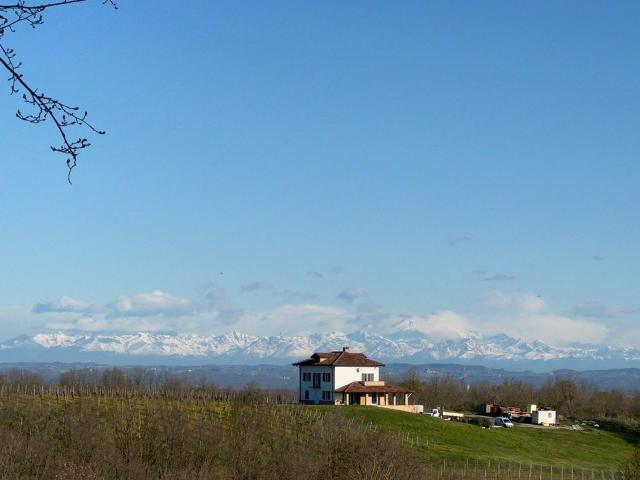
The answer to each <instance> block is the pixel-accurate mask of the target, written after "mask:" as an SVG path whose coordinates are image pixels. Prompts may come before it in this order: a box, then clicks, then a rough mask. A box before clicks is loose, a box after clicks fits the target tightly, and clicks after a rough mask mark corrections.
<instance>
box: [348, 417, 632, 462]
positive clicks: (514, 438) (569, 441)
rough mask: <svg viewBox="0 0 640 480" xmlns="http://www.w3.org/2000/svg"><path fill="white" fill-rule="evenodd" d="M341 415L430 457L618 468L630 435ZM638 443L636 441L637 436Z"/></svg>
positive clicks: (629, 446) (625, 457)
mask: <svg viewBox="0 0 640 480" xmlns="http://www.w3.org/2000/svg"><path fill="white" fill-rule="evenodd" d="M343 411H344V414H345V415H347V416H349V417H353V418H357V419H360V420H361V421H363V422H366V423H371V424H372V425H374V426H377V427H378V428H379V429H380V430H382V431H387V432H395V433H398V434H401V435H407V434H408V436H409V438H412V439H415V440H417V442H416V448H418V449H420V450H421V451H422V453H423V454H424V455H426V456H427V457H429V458H430V459H433V460H442V459H451V460H457V461H465V460H467V459H469V460H479V461H481V462H488V461H492V462H513V463H522V464H527V465H528V464H530V463H534V464H544V465H554V466H558V467H562V466H564V467H568V468H570V467H571V466H573V467H574V468H576V467H577V468H585V469H592V468H593V469H598V470H616V469H617V468H619V467H620V465H621V464H622V463H624V462H626V461H628V459H629V458H630V457H631V455H632V453H633V450H634V445H633V444H632V441H629V440H630V439H629V438H628V437H626V438H625V437H623V436H620V435H618V434H616V433H612V432H606V431H600V430H584V431H571V430H565V429H553V428H532V427H524V426H518V425H517V426H516V427H514V428H512V429H503V428H500V429H498V428H492V429H482V428H480V427H477V426H474V425H467V424H462V423H456V422H447V421H443V420H439V419H434V418H431V417H428V416H425V415H415V414H410V413H404V412H396V411H392V410H385V409H381V408H376V407H345V408H343ZM638 440H639V441H640V439H638Z"/></svg>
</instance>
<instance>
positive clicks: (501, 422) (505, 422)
mask: <svg viewBox="0 0 640 480" xmlns="http://www.w3.org/2000/svg"><path fill="white" fill-rule="evenodd" d="M495 426H496V427H504V428H513V423H511V420H509V419H508V418H505V417H496V421H495Z"/></svg>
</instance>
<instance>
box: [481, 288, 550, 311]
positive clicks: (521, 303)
mask: <svg viewBox="0 0 640 480" xmlns="http://www.w3.org/2000/svg"><path fill="white" fill-rule="evenodd" d="M480 305H481V306H482V307H485V308H488V309H491V310H502V311H516V312H521V311H525V312H529V313H535V312H540V311H542V310H544V309H545V308H546V306H547V304H546V302H545V300H544V299H543V298H542V297H541V296H540V295H535V294H533V293H505V292H501V291H498V290H496V291H493V292H489V293H487V294H485V295H484V296H483V297H482V298H481V299H480Z"/></svg>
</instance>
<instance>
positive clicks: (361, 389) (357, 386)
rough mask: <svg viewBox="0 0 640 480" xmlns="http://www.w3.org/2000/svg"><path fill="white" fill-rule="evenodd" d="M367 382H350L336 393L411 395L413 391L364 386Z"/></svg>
mask: <svg viewBox="0 0 640 480" xmlns="http://www.w3.org/2000/svg"><path fill="white" fill-rule="evenodd" d="M366 383H367V382H351V383H348V384H347V385H344V386H342V387H340V388H336V392H337V393H413V390H409V389H408V388H404V387H399V386H397V385H388V384H384V385H366Z"/></svg>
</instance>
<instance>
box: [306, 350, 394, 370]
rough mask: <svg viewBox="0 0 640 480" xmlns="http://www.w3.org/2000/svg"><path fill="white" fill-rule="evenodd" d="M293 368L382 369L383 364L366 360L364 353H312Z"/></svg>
mask: <svg viewBox="0 0 640 480" xmlns="http://www.w3.org/2000/svg"><path fill="white" fill-rule="evenodd" d="M294 365H295V366H308V365H327V366H331V365H333V366H340V367H384V363H380V362H377V361H375V360H371V359H370V358H367V356H366V355H365V354H364V353H352V352H349V351H347V350H342V351H340V352H327V353H322V352H318V353H314V354H313V355H311V357H310V358H308V359H306V360H302V361H300V362H296V363H294Z"/></svg>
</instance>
